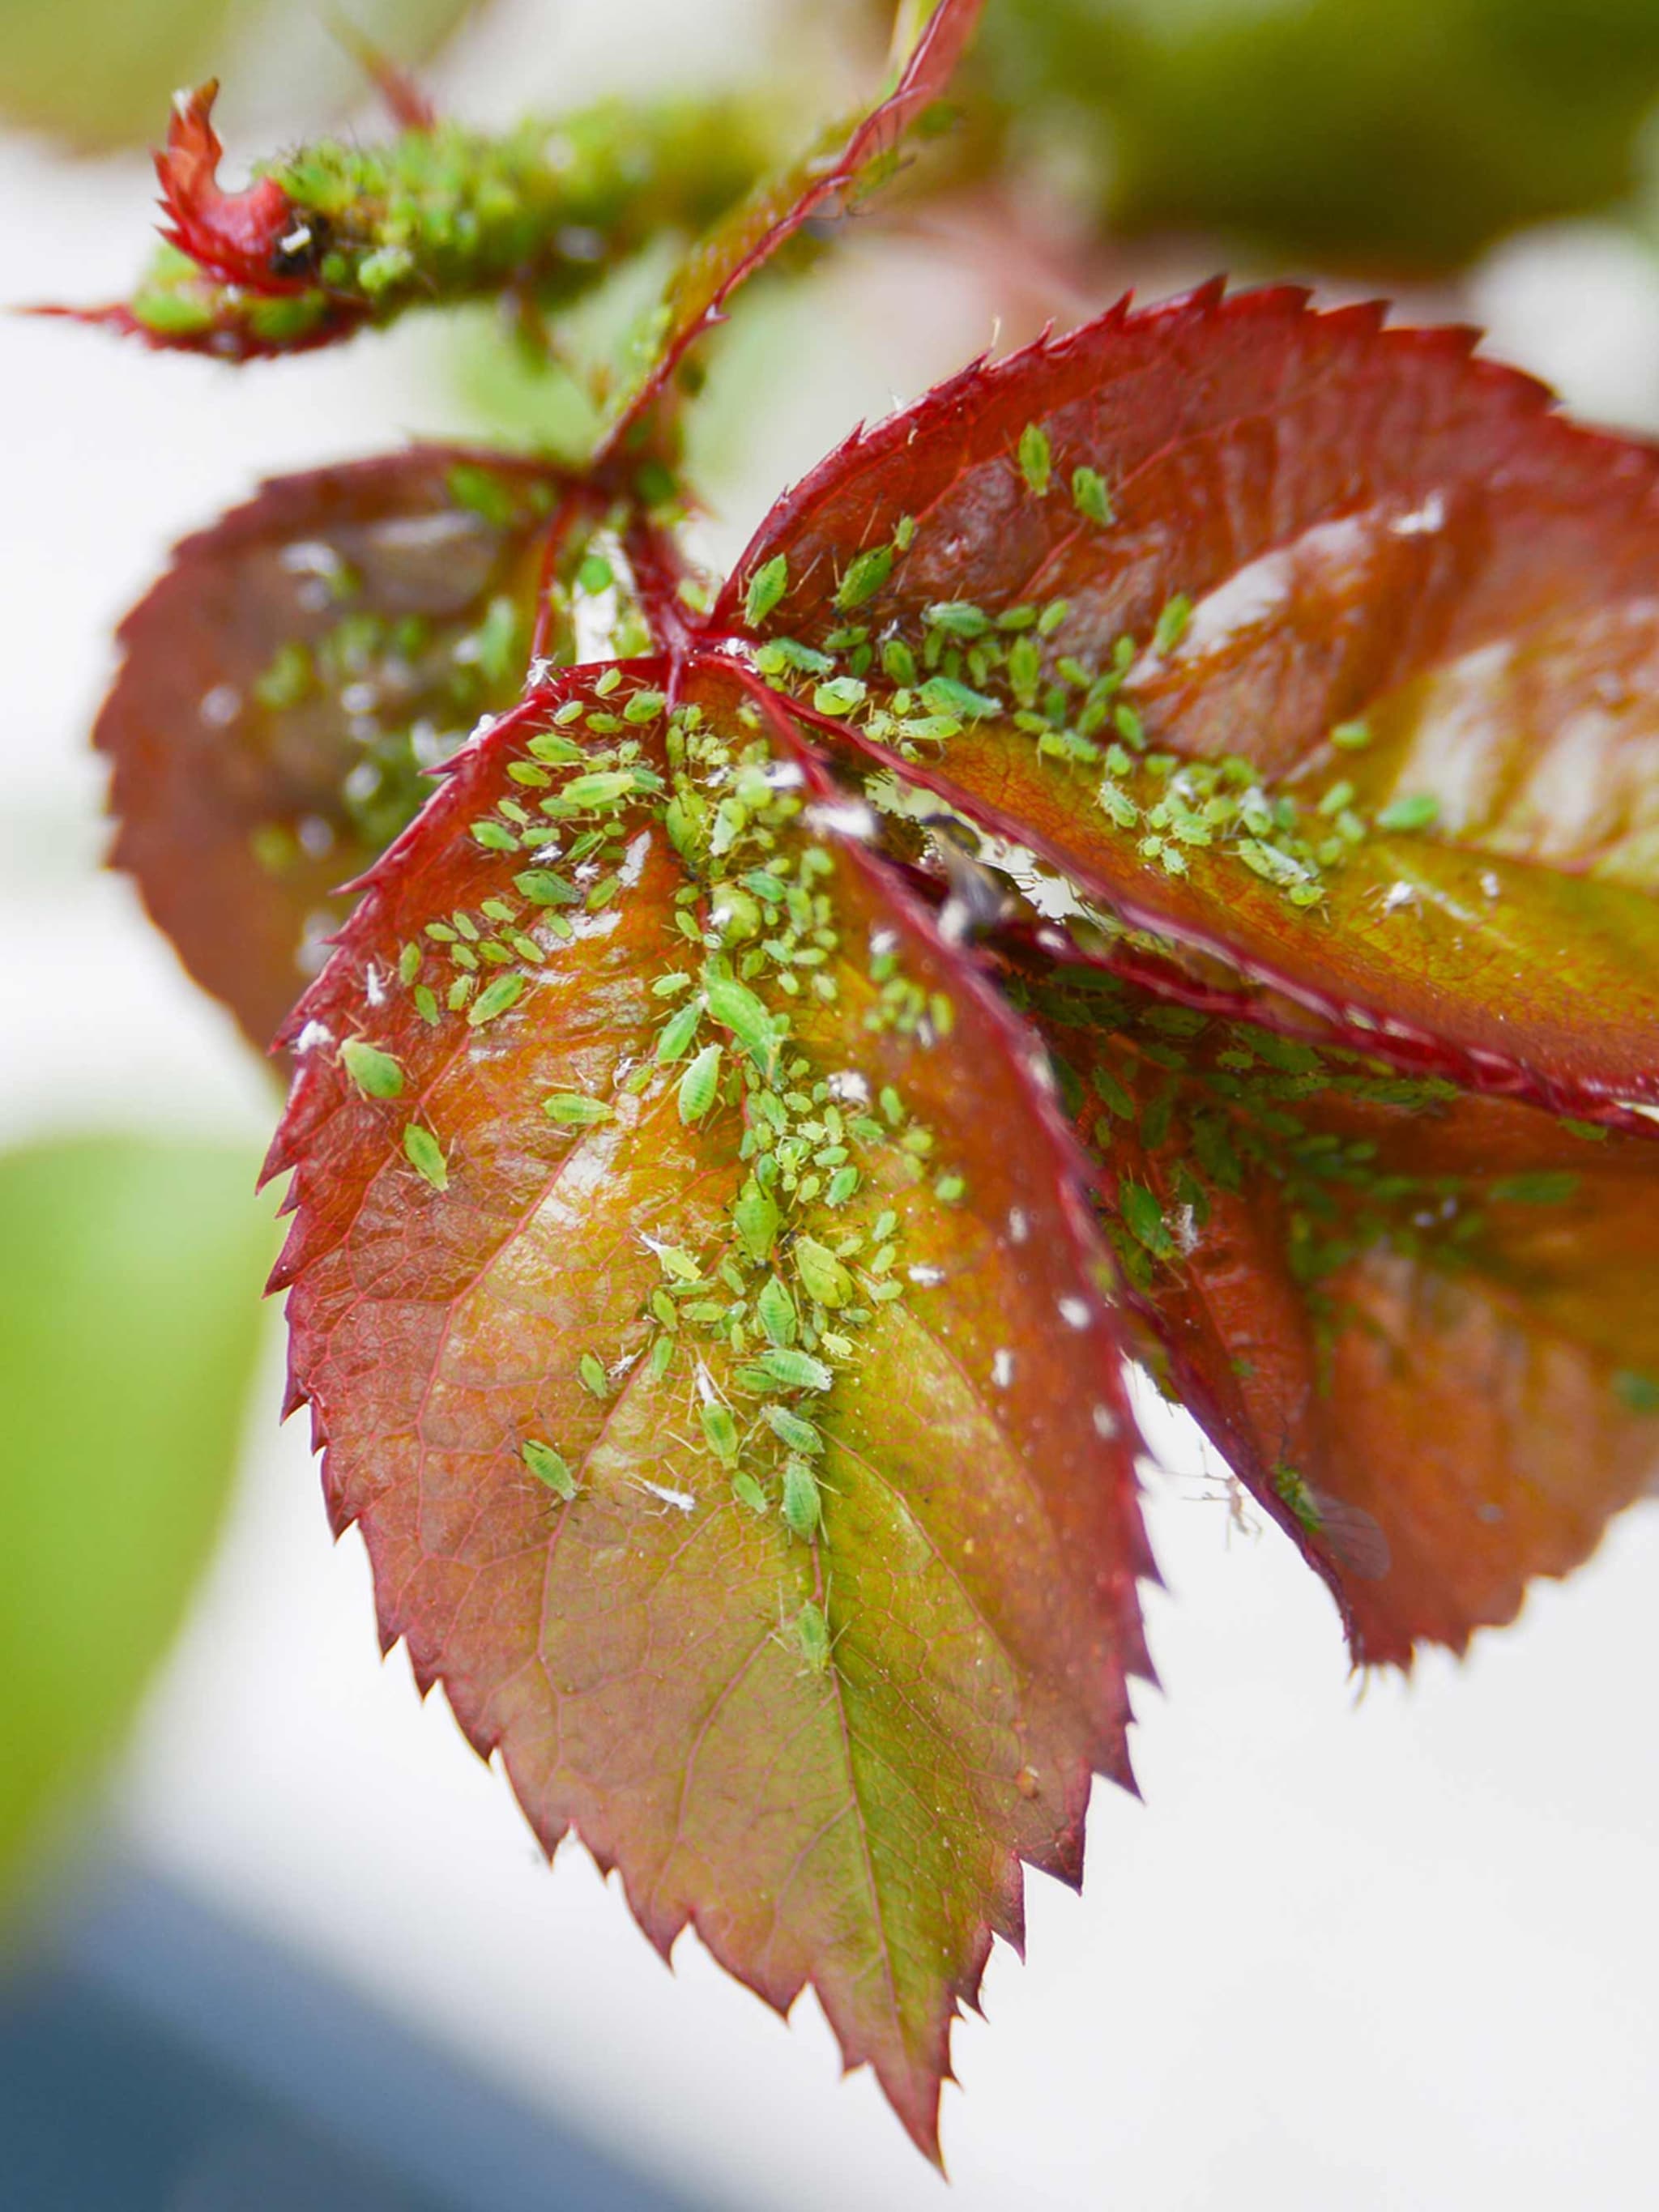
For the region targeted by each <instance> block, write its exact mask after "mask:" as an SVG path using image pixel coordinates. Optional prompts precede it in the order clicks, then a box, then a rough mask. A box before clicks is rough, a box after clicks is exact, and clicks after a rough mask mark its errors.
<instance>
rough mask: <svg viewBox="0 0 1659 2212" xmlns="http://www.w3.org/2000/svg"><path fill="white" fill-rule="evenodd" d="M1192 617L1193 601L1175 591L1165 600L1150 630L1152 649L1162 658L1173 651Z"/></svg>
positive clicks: (1184, 633)
mask: <svg viewBox="0 0 1659 2212" xmlns="http://www.w3.org/2000/svg"><path fill="white" fill-rule="evenodd" d="M1192 618H1193V603H1192V601H1191V600H1190V599H1188V598H1187V597H1186V596H1185V595H1184V593H1182V592H1176V596H1175V597H1174V599H1170V600H1168V601H1166V602H1165V604H1164V611H1163V612H1162V613H1161V614H1160V615H1159V617H1158V623H1157V627H1156V628H1155V629H1153V631H1152V650H1153V651H1154V652H1155V653H1159V654H1161V655H1162V657H1163V658H1164V659H1166V660H1167V659H1168V658H1169V656H1170V654H1171V653H1173V652H1174V651H1175V649H1176V647H1177V646H1178V645H1179V644H1180V643H1181V641H1182V638H1183V637H1185V636H1186V635H1187V627H1188V623H1190V622H1191V621H1192Z"/></svg>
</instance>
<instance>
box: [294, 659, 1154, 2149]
mask: <svg viewBox="0 0 1659 2212" xmlns="http://www.w3.org/2000/svg"><path fill="white" fill-rule="evenodd" d="M666 673H667V671H666V666H665V664H661V663H657V662H651V661H646V662H635V663H633V664H630V665H629V668H628V669H627V670H626V671H622V672H619V671H617V670H615V669H613V670H611V671H608V672H607V673H606V674H605V675H603V676H596V675H595V673H594V672H593V671H580V672H577V673H573V674H572V675H571V676H569V677H567V678H561V679H557V680H556V682H555V683H554V684H552V685H550V687H549V688H548V689H547V690H545V691H544V692H543V693H542V694H540V695H538V698H537V699H536V701H535V702H532V704H530V705H528V706H527V707H526V708H525V709H523V710H521V711H520V713H518V714H515V715H513V716H512V717H510V718H509V719H508V720H506V721H503V722H502V723H501V724H500V725H498V726H496V728H495V730H493V731H492V732H489V734H488V736H486V737H485V738H483V739H482V740H481V741H480V742H479V743H477V744H475V745H474V746H472V747H471V748H470V749H469V750H467V751H466V752H465V753H464V754H463V755H462V756H461V757H460V759H459V762H458V763H457V766H456V769H455V772H454V774H453V775H452V776H451V778H450V779H449V780H448V781H447V783H446V784H445V785H444V787H443V788H442V790H441V793H439V794H438V796H437V797H436V799H435V801H434V802H433V804H432V805H431V806H430V807H429V808H428V811H426V812H425V813H424V814H423V815H422V817H421V819H420V820H419V821H418V822H417V823H416V824H415V825H414V826H413V827H412V828H411V829H410V830H409V831H408V832H407V833H406V834H405V836H404V838H403V839H402V840H401V841H400V842H399V844H398V846H397V847H395V848H393V850H392V853H391V854H389V855H388V857H387V859H386V862H385V863H383V865H382V866H381V867H380V869H379V870H378V871H377V872H376V874H375V876H374V879H373V881H372V884H371V885H370V888H369V890H368V893H367V896H366V897H365V899H364V902H363V904H362V906H361V908H359V910H358V912H357V913H356V915H355V916H354V917H353V919H352V921H351V922H350V923H349V925H348V927H347V929H346V931H345V933H344V934H343V938H342V940H341V943H340V946H339V949H338V951H337V952H336V954H335V956H334V957H333V959H332V961H331V964H330V966H329V967H328V969H326V970H325V974H324V975H323V977H322V978H321V980H320V981H319V984H318V985H317V987H316V988H315V989H314V990H313V992H312V993H311V994H309V995H308V996H307V1000H305V1002H304V1004H303V1006H301V1009H300V1010H299V1013H298V1014H297V1015H296V1017H295V1025H294V1026H293V1027H292V1028H291V1030H290V1032H289V1035H290V1038H291V1041H292V1042H293V1043H294V1046H295V1051H296V1053H297V1054H299V1056H300V1073H299V1074H298V1076H297V1078H296V1081H295V1092H294V1097H293V1100H292V1103H291V1105H290V1109H289V1115H288V1118H287V1120H286V1121H285V1123H284V1126H283V1130H282V1132H281V1133H280V1135H279V1138H278V1140H277V1144H276V1148H275V1150H274V1152H273V1154H272V1166H273V1169H280V1168H283V1167H287V1166H289V1165H292V1166H293V1167H294V1168H295V1183H294V1186H293V1191H292V1194H291V1202H292V1204H293V1206H294V1207H295V1225H294V1229H293V1232H292V1236H291V1238H290V1242H289V1248H288V1249H287V1251H286V1253H285V1255H284V1256H283V1262H282V1265H281V1267H280V1269H279V1273H278V1280H279V1281H281V1282H283V1283H285V1284H290V1285H293V1290H292V1295H291V1299H290V1307H289V1311H290V1321H291V1328H292V1333H293V1376H294V1395H295V1401H296V1402H297V1401H304V1400H308V1401H309V1402H310V1404H311V1406H312V1408H313V1418H314V1421H315V1425H316V1430H317V1432H318V1435H319V1439H320V1440H321V1441H322V1442H323V1443H324V1445H325V1471H326V1484H327V1489H328V1495H329V1498H330V1502H331V1510H332V1514H333V1516H334V1519H335V1522H336V1524H337V1526H340V1527H343V1526H344V1525H346V1524H348V1523H349V1522H354V1521H356V1522H360V1523H361V1525H362V1528H363V1531H364V1534H365V1536H366V1538H367V1540H368V1547H369V1550H370V1553H371V1556H372V1559H373V1561H374V1572H375V1581H376V1588H377V1592H378V1596H379V1601H380V1616H381V1622H382V1629H383V1633H384V1635H385V1637H386V1640H387V1641H388V1643H390V1642H392V1641H394V1640H396V1639H398V1638H403V1639H404V1640H405V1641H406V1642H407V1644H408V1645H409V1648H410V1656H411V1657H412V1659H413V1662H414V1664H415V1668H416V1673H417V1675H418V1677H419V1678H420V1680H422V1682H428V1681H431V1680H442V1681H443V1683H444V1685H445V1686H446V1689H447V1693H448V1696H449V1699H450V1700H451V1703H452V1704H453V1707H454V1710H455V1711H456V1713H457V1715H458V1717H459V1719H460V1722H461V1724H462V1726H463V1727H464V1728H465V1730H466V1731H467V1733H468V1735H470V1736H471V1740H472V1741H473V1742H474V1743H475V1744H476V1745H477V1747H479V1749H480V1750H481V1751H485V1752H493V1751H496V1750H499V1752H500V1753H501V1758H502V1759H503V1761H504V1764H505V1765H506V1768H507V1772H508V1774H509V1776H510V1777H511V1778H512V1781H513V1787H514V1789H515V1790H516V1791H517V1793H518V1795H519V1796H520V1801H521V1802H522V1803H523V1805H524V1807H525V1808H526V1813H527V1814H528V1815H529V1817H530V1819H531V1820H532V1824H533V1825H534V1826H535V1829H536V1831H537V1833H538V1835H539V1836H540V1838H541V1839H542V1841H543V1842H544V1844H546V1845H547V1846H548V1847H549V1848H551V1847H552V1846H553V1845H554V1844H556V1842H557V1841H558V1839H559V1838H560V1837H561V1836H562V1835H563V1834H564V1833H565V1832H566V1831H567V1830H568V1829H569V1828H571V1827H573V1826H574V1828H575V1829H576V1831H577V1832H579V1833H580V1836H581V1837H582V1838H583V1840H584V1841H585V1842H586V1844H587V1845H588V1846H589V1848H590V1849H591V1850H592V1851H593V1852H594V1854H595V1856H596V1857H597V1858H598V1859H599V1863H601V1864H602V1865H604V1866H606V1867H611V1866H616V1867H618V1868H619V1869H621V1871H622V1874H623V1879H624V1881H625V1882H626V1885H627V1888H628V1892H629V1898H630V1899H631V1901H632V1904H633V1905H634V1909H635V1912H636V1913H637V1915H638V1917H639V1918H640V1920H641V1924H642V1925H643V1926H644V1928H645V1929H646V1930H647V1933H648V1934H649V1935H650V1936H652V1938H653V1941H654V1942H656V1943H657V1944H659V1946H660V1947H661V1948H663V1949H664V1950H665V1951H666V1950H667V1949H668V1948H670V1947H671V1944H672V1943H673V1942H674V1940H675V1938H676V1937H677V1936H678V1934H679V1932H680V1931H681V1929H683V1928H684V1927H685V1926H686V1925H687V1924H688V1923H691V1924H694V1925H695V1926H696V1929H697V1930H698V1932H699V1933H700V1934H701V1935H702V1937H703V1939H704V1940H705V1942H707V1943H708V1945H709V1947H710V1948H711V1949H712V1950H713V1951H714V1954H715V1955H716V1956H717V1957H719V1958H720V1960H722V1961H723V1962H724V1963H725V1964H726V1966H728V1967H729V1968H730V1969H731V1970H732V1972H735V1973H737V1974H738V1975H739V1976H740V1977H741V1978H743V1979H744V1981H746V1982H747V1983H748V1984H750V1986H751V1987H753V1988H754V1989H756V1990H757V1991H758V1992H759V1993H760V1994H761V1995H763V1996H765V1997H766V1998H767V1999H768V2000H769V2002H772V2003H774V2004H775V2005H777V2006H779V2007H780V2008H784V2007H787V2005H789V2004H790V2003H791V2002H793V1999H794V1997H795V1996H797V1995H798V1994H799V1990H801V1988H802V1987H803V1986H804V1984H806V1983H807V1982H809V1981H810V1982H811V1984H813V1986H814V1987H815V1988H816V1989H817V1991H818V1993H819V1995H820V1996H821V1997H822V1999H823V2004H824V2006H825V2008H826V2010H827V2012H828V2014H829V2018H830V2020H831V2021H832V2022H833V2023H834V2025H835V2027H836V2033H837V2034H838V2035H839V2037H840V2039H841V2041H842V2048H843V2050H844V2051H845V2053H846V2056H847V2058H848V2063H860V2062H864V2061H868V2062H869V2063H871V2064H872V2065H873V2066H874V2068H875V2069H876V2071H877V2073H878V2076H879V2078H880V2080H881V2081H882V2083H883V2086H884V2088H885V2089H886V2091H887V2093H888V2094H889V2096H890V2098H891V2100H892V2101H893V2103H894V2105H895V2106H896V2109H897V2111H898V2112H899V2113H900V2114H901V2116H902V2118H903V2120H904V2122H905V2124H906V2125H907V2126H908V2129H909V2130H910V2131H911V2133H912V2135H913V2136H915V2139H916V2140H917V2142H919V2143H920V2144H921V2145H922V2146H923V2148H927V2149H928V2150H929V2151H930V2152H931V2151H935V2150H936V2134H935V2126H936V2121H935V2113H936V2106H937V2102H938V2095H939V2085H940V2081H941V2080H942V2079H943V2078H944V2075H945V2070H946V2067H947V2045H948V2038H949V2032H950V2026H951V2021H952V2019H953V2017H954V2015H955V2013H956V2010H957V2006H958V2004H959V2003H961V2002H967V2001H970V2000H971V1998H972V1996H973V1994H974V1991H975V1989H976V1987H977V1984H978V1981H979V1978H980V1974H981V1970H982V1968H983V1966H984V1962H985V1958H986V1955H987V1950H988V1948H989V1943H990V1938H991V1936H992V1934H993V1933H994V1932H996V1931H1000V1932H1002V1933H1004V1934H1006V1935H1008V1936H1011V1937H1013V1938H1014V1939H1015V1940H1018V1932H1019V1929H1020V1924H1021V1905H1020V1893H1021V1880H1020V1874H1019V1867H1018V1861H1019V1860H1020V1859H1021V1858H1024V1859H1025V1860H1027V1861H1029V1862H1030V1863H1032V1864H1034V1865H1036V1866H1040V1867H1042V1868H1045V1869H1048V1870H1050V1871H1052V1872H1054V1873H1056V1874H1059V1875H1061V1876H1063V1877H1064V1878H1066V1879H1068V1880H1072V1881H1075V1880H1076V1879H1077V1878H1078V1875H1079V1869H1080V1854H1081V1839H1082V1826H1081V1824H1082V1817H1083V1811H1084V1807H1085V1801H1086V1796H1087V1792H1088V1784H1089V1777H1090V1774H1091V1771H1103V1772H1106V1773H1109V1774H1111V1775H1114V1776H1115V1777H1117V1778H1119V1779H1121V1780H1127V1771H1128V1770H1127V1760H1126V1755H1125V1750H1124V1728H1125V1723H1126V1721H1127V1717H1128V1707H1127V1686H1126V1675H1127V1674H1128V1673H1129V1672H1132V1671H1144V1669H1145V1667H1146V1657H1145V1652H1144V1647H1143V1645H1142V1642H1141V1637H1140V1631H1139V1620H1138V1613H1137V1607H1136V1598H1135V1587H1134V1585H1135V1579H1136V1577H1137V1576H1139V1575H1141V1574H1144V1573H1146V1572H1148V1571H1150V1563H1149V1560H1148V1559H1147V1555H1146V1549H1145V1545H1144V1540H1143V1537H1142V1535H1141V1533H1140V1528H1139V1519H1138V1515H1137V1509H1136V1506H1135V1502H1134V1492H1133V1462H1132V1451H1133V1441H1134V1439H1133V1429H1132V1426H1131V1423H1130V1419H1129V1416H1128V1413H1127V1406H1126V1403H1125V1401H1124V1397H1123V1395H1122V1387H1121V1371H1120V1364H1119V1356H1118V1336H1117V1328H1116V1324H1115V1316H1114V1313H1113V1311H1112V1309H1111V1305H1110V1297H1111V1295H1112V1292H1111V1276H1110V1271H1109V1260H1108V1255H1107V1252H1106V1249H1105V1247H1104V1245H1103V1243H1101V1242H1100V1241H1099V1240H1098V1237H1097V1231H1095V1229H1094V1227H1093V1225H1092V1222H1091V1217H1090V1212H1089V1209H1088V1206H1087V1204H1086V1200H1085V1197H1084V1194H1083V1190H1082V1185H1081V1182H1080V1181H1079V1170H1081V1168H1082V1167H1083V1165H1084V1163H1083V1159H1082V1155H1081V1154H1080V1153H1079V1152H1078V1151H1077V1150H1076V1148H1075V1147H1074V1146H1073V1145H1072V1143H1071V1142H1070V1140H1069V1139H1068V1138H1067V1137H1066V1133H1065V1130H1064V1125H1063V1123H1062V1122H1061V1121H1060V1118H1059V1116H1058V1115H1057V1113H1056V1111H1055V1109H1054V1106H1053V1104H1052V1103H1051V1097H1050V1093H1049V1091H1048V1088H1047V1080H1046V1068H1045V1066H1044V1063H1043V1062H1042V1058H1041V1054H1040V1053H1039V1052H1038V1051H1037V1050H1036V1047H1035V1044H1034V1042H1033V1040H1032V1039H1031V1038H1030V1035H1029V1033H1028V1032H1026V1031H1024V1030H1023V1028H1022V1027H1021V1026H1020V1025H1019V1024H1018V1023H1016V1022H1015V1021H1014V1019H1013V1018H1012V1016H1011V1015H1010V1014H1009V1013H1008V1012H1007V1011H1006V1008H1005V1007H1004V1006H1003V1005H1002V1003H1001V1001H1000V999H999V998H998V996H997V995H996V994H995V993H994V990H993V989H992V988H991V987H990V986H989V985H988V984H987V981H985V980H984V979H983V977H982V976H981V975H980V974H979V973H978V971H977V970H976V969H975V968H974V967H973V966H972V965H971V964H970V963H969V961H968V960H967V959H966V958H965V957H963V954H962V953H961V952H960V951H957V950H956V949H955V948H953V947H952V946H951V945H950V944H949V943H947V942H946V940H945V939H943V938H942V937H941V936H940V935H939V933H938V932H937V930H936V929H935V927H933V923H932V922H931V921H930V920H929V918H928V916H927V913H926V910H925V909H924V908H921V907H920V906H918V905H916V904H915V902H913V900H912V899H911V897H910V896H909V895H908V893H907V892H906V891H905V890H904V889H903V888H902V884H901V882H900V880H899V878H897V877H896V875H895V874H894V872H892V871H890V869H889V868H888V866H886V865H885V864H884V862H882V861H881V860H878V858H877V857H876V856H875V854H873V853H872V851H871V849H870V848H868V847H867V846H866V843H865V842H862V839H863V837H864V836H866V835H867V832H868V829H869V828H870V826H871V825H870V822H869V817H868V816H867V813H866V810H865V809H864V808H863V807H862V806H861V805H859V804H858V803H857V802H856V801H850V800H848V799H846V798H845V797H844V796H843V795H842V794H840V793H837V792H836V789H835V787H833V786H832V785H830V784H829V782H828V781H826V780H825V778H824V777H823V771H822V770H821V769H819V768H818V767H817V764H816V763H814V762H812V761H811V760H810V759H808V758H805V757H798V756H797V754H796V751H795V749H794V746H793V741H792V739H791V738H790V737H789V734H788V731H787V724H785V723H783V722H781V720H779V719H778V718H777V717H776V715H775V709H772V708H769V706H768V704H767V702H766V701H765V699H764V696H763V695H761V696H760V697H759V700H758V703H757V700H756V698H755V696H752V695H753V690H754V687H752V684H750V682H749V681H748V680H747V679H745V678H744V677H743V676H742V674H741V671H733V670H722V669H720V668H719V667H716V666H714V665H704V666H702V667H701V668H699V667H696V666H693V667H692V668H691V669H690V671H689V672H687V673H686V674H685V675H684V677H683V679H682V681H683V684H684V689H683V691H682V695H681V698H680V701H679V703H678V706H677V708H676V709H675V711H674V714H673V719H672V720H671V722H670V721H669V720H668V719H667V708H666V704H665V698H664V692H663V688H661V687H662V685H663V680H664V678H665V675H666ZM370 975H377V976H392V977H394V978H396V979H397V980H396V981H395V982H394V984H393V985H392V988H391V990H390V992H389V993H388V994H384V995H376V994H374V992H372V991H371V990H370V988H369V987H368V980H367V979H368V977H369V976H370Z"/></svg>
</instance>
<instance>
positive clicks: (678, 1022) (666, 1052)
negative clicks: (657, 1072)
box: [657, 999, 702, 1067]
mask: <svg viewBox="0 0 1659 2212" xmlns="http://www.w3.org/2000/svg"><path fill="white" fill-rule="evenodd" d="M701 1023H702V1000H700V999H692V1000H689V1001H688V1002H687V1004H686V1005H684V1006H682V1007H681V1008H680V1009H679V1011H678V1013H676V1014H675V1016H674V1017H673V1018H672V1020H671V1021H670V1022H668V1023H667V1024H665V1027H664V1029H663V1033H662V1035H661V1036H659V1038H658V1040H657V1064H658V1066H660V1067H671V1066H673V1065H674V1063H675V1061H676V1060H684V1058H685V1055H686V1054H687V1053H688V1052H690V1049H691V1047H692V1044H693V1043H694V1042H695V1041H696V1034H697V1030H698V1027H699V1025H700V1024H701Z"/></svg>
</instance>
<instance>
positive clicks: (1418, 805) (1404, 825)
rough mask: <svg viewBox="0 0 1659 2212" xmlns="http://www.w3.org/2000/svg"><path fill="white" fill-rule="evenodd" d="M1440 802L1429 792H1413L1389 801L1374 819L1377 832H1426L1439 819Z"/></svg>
mask: <svg viewBox="0 0 1659 2212" xmlns="http://www.w3.org/2000/svg"><path fill="white" fill-rule="evenodd" d="M1439 816H1440V801H1439V799H1437V796H1436V795H1435V793H1433V792H1431V791H1413V792H1411V793H1407V795H1406V797H1404V798H1402V799H1390V800H1389V804H1388V805H1386V806H1385V807H1384V808H1383V811H1382V812H1381V813H1380V814H1379V815H1378V816H1377V817H1376V826H1377V828H1378V829H1402V830H1410V829H1429V828H1430V827H1431V825H1432V824H1433V823H1435V822H1437V820H1438V819H1439Z"/></svg>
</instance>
